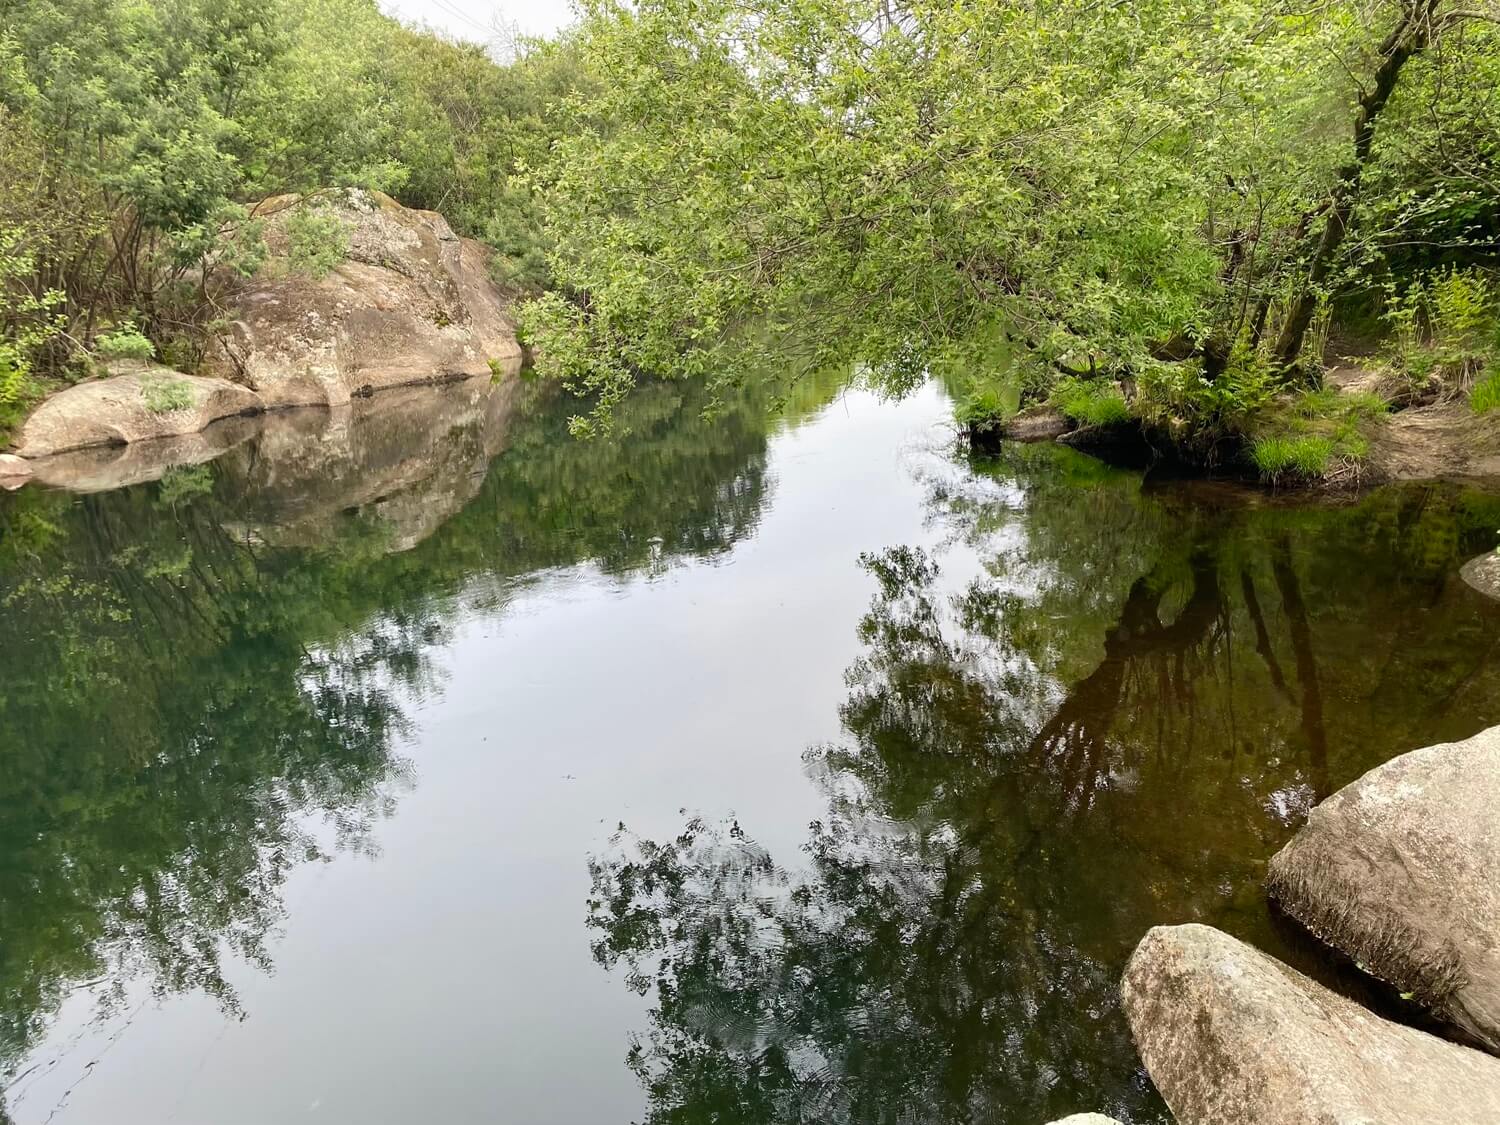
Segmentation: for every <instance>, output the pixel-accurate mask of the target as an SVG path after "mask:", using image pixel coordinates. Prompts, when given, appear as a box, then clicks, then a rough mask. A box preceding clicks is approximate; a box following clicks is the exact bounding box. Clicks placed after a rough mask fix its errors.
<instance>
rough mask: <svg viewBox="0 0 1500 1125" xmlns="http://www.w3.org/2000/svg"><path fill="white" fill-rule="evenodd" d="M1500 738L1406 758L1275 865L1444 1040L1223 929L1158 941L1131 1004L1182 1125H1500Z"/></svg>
mask: <svg viewBox="0 0 1500 1125" xmlns="http://www.w3.org/2000/svg"><path fill="white" fill-rule="evenodd" d="M1497 784H1500V728H1491V729H1490V730H1487V731H1484V732H1481V733H1480V734H1478V735H1476V736H1474V737H1473V738H1471V739H1468V740H1467V741H1464V742H1455V743H1446V744H1442V745H1438V746H1431V747H1427V748H1424V749H1420V750H1414V751H1412V752H1410V753H1407V754H1404V755H1401V756H1400V757H1398V758H1395V759H1393V760H1392V761H1390V762H1388V763H1386V764H1385V765H1383V766H1380V767H1378V768H1376V769H1374V770H1372V771H1370V772H1369V773H1368V774H1366V775H1365V776H1364V777H1362V778H1360V779H1359V780H1358V781H1355V782H1354V783H1353V784H1351V785H1348V786H1346V787H1345V788H1344V789H1342V790H1340V791H1339V792H1337V793H1335V794H1333V795H1332V796H1331V797H1329V798H1328V799H1327V800H1325V801H1324V802H1322V803H1321V804H1319V805H1318V806H1317V807H1316V808H1315V809H1314V810H1313V812H1312V814H1311V816H1310V817H1309V819H1308V823H1307V824H1306V825H1305V826H1304V827H1303V828H1302V830H1301V831H1300V832H1299V833H1298V834H1297V835H1296V836H1295V837H1294V838H1293V839H1292V841H1291V842H1290V843H1288V844H1287V846H1286V847H1285V848H1283V849H1282V851H1281V852H1279V853H1278V854H1277V855H1276V857H1275V858H1274V859H1273V860H1272V861H1271V864H1270V868H1269V874H1268V879H1267V888H1268V891H1269V893H1270V895H1271V896H1272V898H1273V899H1274V900H1276V901H1277V902H1278V903H1279V904H1280V905H1281V906H1282V907H1283V909H1285V910H1286V912H1287V913H1288V914H1289V915H1290V916H1291V917H1293V918H1294V919H1296V920H1298V921H1299V922H1301V923H1302V924H1303V925H1305V926H1306V927H1307V928H1308V930H1309V931H1310V932H1311V933H1313V934H1315V935H1316V936H1317V937H1319V938H1320V939H1322V940H1323V941H1325V942H1327V943H1328V944H1329V945H1330V946H1331V947H1332V948H1333V949H1335V950H1336V951H1337V952H1338V953H1339V954H1341V955H1342V956H1345V957H1347V958H1349V959H1350V960H1351V961H1352V962H1353V963H1354V964H1355V965H1356V966H1358V967H1359V968H1360V969H1361V970H1363V971H1365V972H1366V973H1369V974H1372V975H1374V976H1376V977H1378V978H1379V979H1381V980H1383V981H1386V982H1389V983H1390V984H1391V985H1392V986H1393V987H1394V988H1395V989H1397V990H1399V991H1400V992H1401V994H1402V997H1403V998H1404V999H1408V1000H1414V1001H1415V1002H1417V1003H1418V1004H1420V1005H1422V1006H1423V1007H1424V1008H1425V1009H1426V1010H1427V1012H1428V1013H1429V1014H1430V1016H1431V1017H1432V1018H1433V1019H1434V1020H1436V1021H1440V1022H1441V1023H1442V1024H1445V1025H1446V1026H1447V1027H1448V1028H1449V1029H1450V1032H1451V1040H1450V1039H1445V1038H1440V1037H1438V1036H1437V1035H1435V1034H1432V1033H1429V1032H1428V1031H1424V1030H1419V1029H1417V1028H1413V1027H1408V1026H1405V1025H1403V1024H1398V1023H1393V1022H1391V1021H1390V1020H1388V1019H1385V1018H1383V1017H1382V1016H1379V1015H1377V1014H1375V1013H1374V1012H1372V1011H1370V1010H1368V1009H1366V1008H1364V1007H1362V1006H1361V1005H1359V1004H1357V1003H1355V1002H1354V1001H1352V1000H1349V999H1347V998H1345V997H1343V996H1340V995H1337V994H1336V993H1334V992H1332V991H1330V990H1329V989H1327V988H1325V987H1323V986H1322V985H1320V984H1318V983H1316V982H1314V981H1312V980H1311V979H1309V978H1307V977H1306V976H1304V975H1302V974H1301V973H1299V972H1297V971H1295V970H1294V969H1292V968H1290V967H1288V966H1287V965H1284V964H1282V963H1281V962H1279V961H1277V960H1275V959H1274V958H1271V957H1269V956H1267V955H1266V954H1264V953H1261V952H1260V951H1258V950H1256V949H1254V948H1252V947H1250V946H1248V945H1245V944H1244V943H1243V942H1240V941H1238V940H1236V939H1234V938H1232V937H1230V936H1229V935H1227V934H1224V933H1221V932H1219V931H1218V930H1214V929H1212V928H1210V927H1207V926H1200V925H1184V926H1165V927H1157V928H1155V929H1153V930H1152V931H1151V932H1150V933H1148V934H1147V935H1146V937H1145V938H1144V939H1143V940H1142V941H1141V943H1140V945H1139V946H1138V947H1137V949H1136V951H1135V953H1134V954H1133V955H1132V957H1131V959H1130V963H1129V965H1128V966H1127V968H1126V971H1125V977H1124V982H1123V985H1122V999H1123V1002H1124V1007H1125V1012H1126V1016H1127V1018H1128V1020H1129V1022H1130V1027H1131V1033H1132V1035H1133V1037H1134V1039H1135V1041H1136V1045H1137V1047H1138V1049H1139V1050H1140V1053H1141V1058H1142V1059H1143V1061H1144V1062H1145V1064H1146V1068H1147V1070H1148V1072H1149V1073H1150V1075H1151V1078H1152V1080H1153V1081H1154V1082H1155V1083H1156V1086H1157V1088H1158V1090H1160V1092H1161V1094H1162V1096H1163V1097H1164V1098H1165V1099H1166V1101H1167V1104H1168V1106H1169V1107H1170V1108H1171V1110H1172V1112H1173V1114H1174V1115H1175V1116H1176V1119H1177V1120H1178V1121H1179V1122H1181V1123H1182V1125H1252V1123H1253V1125H1300V1123H1304V1122H1310V1121H1327V1122H1350V1123H1352V1122H1375V1121H1378V1122H1382V1123H1390V1125H1404V1123H1410V1125H1424V1123H1429V1122H1436V1121H1444V1122H1454V1123H1458V1122H1465V1123H1473V1125H1479V1123H1481V1122H1493V1121H1500V1059H1497V1058H1496V1057H1495V1056H1496V1055H1500V815H1497V814H1496V812H1495V809H1496V800H1495V794H1494V790H1495V787H1496V786H1497Z"/></svg>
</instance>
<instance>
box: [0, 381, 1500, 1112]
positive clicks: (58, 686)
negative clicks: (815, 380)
mask: <svg viewBox="0 0 1500 1125" xmlns="http://www.w3.org/2000/svg"><path fill="white" fill-rule="evenodd" d="M398 395H400V396H401V397H397V398H391V399H376V400H372V401H369V402H362V403H357V404H356V405H355V407H354V409H353V411H351V412H347V413H342V414H337V413H335V414H330V413H327V412H316V411H308V412H299V413H297V414H292V415H281V416H276V417H272V418H269V419H266V420H264V421H261V422H257V423H255V424H253V425H245V424H240V428H238V429H236V430H233V431H225V433H224V434H223V435H221V437H222V440H219V441H218V442H217V444H216V445H213V447H212V449H209V450H207V451H205V450H204V449H203V448H200V447H197V446H195V450H197V451H196V452H194V453H193V454H192V455H191V456H187V455H185V456H184V460H187V461H194V460H196V461H199V462H201V463H197V464H185V465H183V466H180V467H177V468H173V469H171V470H170V471H168V472H166V473H165V475H160V474H159V473H158V472H157V471H155V470H152V469H151V468H150V467H149V466H147V467H142V465H141V464H138V463H136V461H134V460H132V461H129V462H128V463H127V462H126V461H125V460H124V459H123V458H122V456H121V453H120V451H114V452H112V453H109V454H107V455H105V456H103V457H102V458H94V459H92V460H89V459H85V460H83V461H80V462H79V463H77V464H76V465H73V466H72V467H68V466H64V467H63V468H61V469H59V470H57V472H56V473H55V474H54V479H57V480H66V481H67V482H68V483H69V484H71V485H72V486H73V488H74V489H75V490H77V489H82V490H84V491H66V490H62V489H42V488H28V489H25V490H23V491H21V492H20V493H17V494H15V495H13V496H9V497H0V767H3V768H0V802H3V804H0V833H3V839H0V845H3V847H0V1067H3V1073H4V1086H5V1092H4V1111H5V1113H8V1114H9V1117H10V1119H11V1120H13V1121H15V1122H16V1123H18V1125H19V1123H25V1125H33V1123H42V1122H56V1123H60V1125H68V1123H80V1125H89V1123H96V1122H107V1123H109V1125H136V1123H139V1125H147V1123H149V1125H162V1123H165V1122H185V1123H195V1125H196V1123H213V1125H241V1123H243V1125H252V1123H253V1125H267V1123H272V1122H293V1121H304V1120H306V1121H328V1122H341V1123H342V1122H351V1123H353V1122H358V1123H360V1125H377V1123H386V1122H389V1123H397V1122H402V1123H405V1122H410V1121H419V1120H442V1121H450V1122H470V1121H474V1122H478V1121H517V1122H527V1123H528V1125H600V1123H605V1122H620V1123H622V1125H623V1123H625V1122H629V1121H657V1122H676V1123H685V1125H695V1123H705V1125H706V1123H708V1122H720V1123H727V1122H744V1123H746V1125H749V1123H762V1122H797V1121H818V1122H835V1121H849V1122H856V1121H858V1122H876V1121H880V1122H916V1121H922V1122H939V1121H941V1122H960V1121H964V1122H967V1121H992V1122H1006V1123H1009V1122H1014V1123H1017V1125H1022V1123H1025V1125H1031V1123H1038V1125H1039V1123H1040V1122H1043V1121H1046V1120H1048V1119H1049V1117H1051V1116H1060V1115H1062V1114H1063V1113H1066V1112H1073V1111H1079V1110H1085V1109H1091V1110H1103V1111H1106V1112H1112V1113H1114V1114H1116V1115H1117V1116H1119V1117H1120V1118H1121V1119H1122V1120H1125V1121H1128V1122H1132V1123H1146V1122H1157V1121H1161V1120H1164V1113H1165V1111H1164V1109H1163V1107H1162V1105H1161V1103H1160V1100H1159V1098H1158V1097H1157V1095H1156V1094H1155V1092H1154V1091H1153V1090H1152V1088H1151V1085H1150V1082H1149V1080H1148V1079H1147V1078H1146V1077H1145V1076H1144V1074H1143V1072H1142V1071H1141V1069H1140V1066H1139V1062H1138V1060H1137V1059H1136V1057H1135V1054H1134V1051H1133V1049H1132V1047H1131V1045H1130V1042H1129V1035H1128V1031H1127V1029H1126V1028H1125V1025H1124V1021H1123V1019H1122V1017H1121V1015H1120V1013H1119V1009H1118V1004H1117V1001H1116V988H1117V982H1118V977H1119V973H1120V970H1121V968H1122V966H1123V964H1124V961H1125V958H1126V957H1127V956H1128V954H1129V952H1130V950H1131V948H1132V947H1133V945H1134V943H1135V942H1136V941H1137V940H1138V939H1139V937H1140V936H1141V934H1142V933H1143V932H1144V931H1145V929H1146V928H1147V927H1149V926H1151V925H1153V924H1156V923H1159V922H1182V921H1190V920H1196V921H1203V922H1208V923H1211V924H1213V925H1217V926H1219V927H1221V928H1223V929H1226V930H1228V931H1230V932H1231V933H1234V934H1237V935H1239V936H1241V937H1244V938H1247V939H1249V940H1252V941H1254V942H1256V943H1257V944H1259V945H1260V946H1262V947H1263V948H1266V949H1268V950H1269V951H1271V952H1273V953H1275V954H1277V955H1279V956H1283V957H1286V958H1288V959H1290V960H1292V961H1293V962H1294V963H1298V964H1303V965H1308V966H1310V967H1316V966H1315V965H1314V962H1316V956H1315V951H1313V950H1311V949H1309V948H1308V945H1309V943H1307V942H1305V941H1302V940H1300V938H1299V935H1298V934H1297V933H1296V932H1295V931H1294V930H1293V929H1292V928H1291V927H1289V926H1287V925H1285V924H1284V923H1283V922H1281V921H1279V920H1278V919H1277V918H1275V917H1274V916H1273V915H1272V914H1271V912H1270V911H1269V909H1268V908H1267V906H1266V904H1265V901H1264V895H1263V893H1262V892H1261V890H1260V885H1259V881H1260V878H1261V875H1262V873H1263V869H1264V863H1265V860H1266V858H1267V857H1268V856H1269V855H1270V854H1271V853H1272V852H1273V851H1274V850H1275V849H1276V848H1277V847H1279V846H1280V845H1281V844H1282V843H1283V842H1284V841H1285V840H1286V839H1287V838H1288V836H1289V835H1290V834H1291V832H1292V831H1294V830H1295V828H1296V827H1297V826H1298V824H1299V823H1300V822H1301V819H1302V818H1303V817H1304V816H1305V814H1306V811H1307V809H1308V808H1309V807H1310V806H1311V805H1312V804H1313V803H1314V802H1315V801H1316V800H1318V799H1320V798H1321V797H1322V796H1324V795H1326V794H1327V793H1329V792H1331V791H1332V790H1333V789H1335V788H1337V787H1339V786H1341V785H1343V784H1345V783H1347V782H1348V781H1350V780H1352V779H1354V778H1355V777H1357V776H1359V774H1361V773H1362V772H1364V771H1365V770H1368V769H1369V768H1371V767H1373V766H1374V765H1377V764H1379V763H1380V762H1382V761H1385V760H1387V759H1388V758H1390V757H1391V756H1393V755H1395V754H1397V753H1400V752H1401V751H1403V750H1406V749H1410V748H1413V747H1416V746H1420V745H1424V744H1427V743H1430V742H1434V741H1440V740H1444V739H1449V738H1458V737H1465V736H1467V735H1470V734H1472V733H1474V732H1475V731H1477V730H1478V729H1480V728H1481V727H1483V726H1486V725H1489V724H1492V723H1495V722H1500V640H1497V638H1500V609H1497V607H1496V606H1494V605H1493V604H1491V603H1489V602H1487V601H1485V600H1484V599H1482V598H1481V597H1479V595H1477V594H1475V593H1474V592H1473V591H1472V590H1470V589H1469V588H1468V587H1467V586H1466V585H1464V584H1463V583H1462V582H1461V581H1459V579H1458V576H1457V572H1458V568H1459V565H1460V564H1461V563H1462V562H1463V561H1464V560H1465V559H1467V558H1468V557H1471V556H1472V555H1474V554H1477V553H1479V552H1480V551H1482V550H1485V549H1488V548H1489V547H1490V546H1492V545H1493V543H1494V540H1495V535H1496V530H1495V529H1496V528H1497V527H1500V499H1497V498H1496V497H1495V496H1493V495H1486V494H1482V493H1479V492H1476V491H1471V490H1466V489H1462V488H1458V487H1455V486H1450V485H1430V486H1419V487H1405V488H1400V489H1387V490H1382V491H1379V492H1376V493H1373V494H1371V495H1369V496H1367V497H1365V498H1363V499H1362V500H1360V501H1359V502H1358V503H1343V504H1318V505H1309V504H1305V503H1303V504H1299V503H1293V502H1289V501H1287V500H1285V499H1276V498H1270V497H1266V496H1263V495H1260V496H1257V495H1251V494H1246V493H1244V492H1239V491H1232V490H1224V489H1220V488H1216V487H1211V486H1207V485H1203V484H1189V483H1173V482H1161V481H1155V480H1151V479H1147V478H1143V477H1142V475H1141V474H1139V473H1134V472H1125V471H1120V470H1113V469H1109V468H1106V467H1104V466H1103V465H1101V464H1099V463H1098V462H1095V461H1092V460H1089V459H1088V458H1086V457H1083V456H1081V455H1078V454H1074V453H1072V452H1070V451H1067V450H1064V449H1061V448H1058V447H1053V446H1036V447H1017V448H1014V449H1008V450H1007V451H1006V452H1005V454H1004V455H1003V456H1002V457H1000V458H998V459H995V460H989V461H973V460H971V459H970V458H969V457H967V456H966V455H965V454H964V453H962V452H961V451H960V449H959V447H958V444H957V442H956V440H955V436H954V432H953V428H952V426H951V424H950V422H949V418H950V407H949V404H948V402H947V400H946V398H945V396H944V394H943V392H942V390H941V389H940V388H939V387H938V386H937V385H935V384H934V385H929V386H928V387H926V388H924V389H923V390H921V391H920V392H919V393H917V394H916V395H914V396H913V397H912V398H910V399H908V400H906V401H905V402H902V403H899V404H895V403H889V402H883V401H880V400H879V399H877V398H875V397H874V396H872V395H869V394H867V393H864V392H861V391H854V390H848V391H843V392H841V393H837V394H834V393H833V392H832V389H831V388H821V389H819V390H818V391H817V393H813V394H810V395H808V396H806V397H807V400H806V401H801V402H798V403H794V404H793V405H792V407H791V408H790V410H789V411H788V412H787V413H786V414H785V415H784V416H782V417H781V418H779V419H778V420H774V421H770V422H768V421H767V420H766V411H765V403H764V402H762V401H759V400H758V399H756V398H755V397H754V396H753V395H748V396H746V397H745V398H744V399H734V400H733V401H731V402H730V404H729V406H728V408H727V409H726V410H725V411H724V412H723V413H722V416H721V417H720V418H718V420H717V421H716V422H714V423H712V424H710V423H708V422H706V421H704V419H703V418H702V411H701V407H702V405H703V404H702V402H701V401H699V399H698V398H697V397H696V395H695V393H694V392H693V391H691V390H690V389H687V388H683V387H680V386H673V385H650V386H647V387H645V388H644V389H643V390H642V391H641V392H639V394H638V395H637V396H635V397H634V398H632V399H631V400H630V401H628V402H627V403H626V404H625V406H624V407H623V408H622V411H623V413H622V419H621V421H622V423H623V427H622V428H623V430H624V431H625V432H624V433H623V435H622V436H621V437H620V438H619V439H618V440H614V441H608V442H602V441H596V442H592V443H582V442H578V441H575V440H573V439H571V438H570V437H568V436H567V434H566V414H567V410H568V406H567V403H565V402H562V401H559V400H558V399H556V398H555V397H552V396H549V395H547V394H545V393H543V392H542V391H541V390H540V389H538V388H536V387H534V386H532V385H530V384H526V383H516V384H512V385H510V386H508V387H506V388H502V389H501V390H498V391H495V390H492V389H491V388H490V387H489V386H488V384H487V383H483V382H480V383H465V384H459V385H456V386H452V387H448V388H443V389H441V390H431V389H424V390H421V391H419V392H410V393H406V392H399V393H398ZM210 453H213V454H217V456H215V457H213V458H212V459H209V460H204V458H206V457H209V454H210ZM126 456H129V457H133V456H134V454H133V453H130V452H129V451H127V453H126ZM152 477H157V478H158V479H150V478H152ZM131 481H135V482H137V483H129V482H131ZM114 485H120V486H121V487H112V486H114ZM3 1117H4V1113H0V1119H3Z"/></svg>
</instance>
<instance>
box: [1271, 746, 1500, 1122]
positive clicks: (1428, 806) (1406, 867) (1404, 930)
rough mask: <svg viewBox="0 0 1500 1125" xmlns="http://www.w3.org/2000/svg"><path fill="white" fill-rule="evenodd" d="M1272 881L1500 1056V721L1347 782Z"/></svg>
mask: <svg viewBox="0 0 1500 1125" xmlns="http://www.w3.org/2000/svg"><path fill="white" fill-rule="evenodd" d="M1266 882H1267V889H1268V890H1269V891H1270V893H1271V896H1272V897H1273V898H1274V899H1275V900H1276V901H1277V902H1278V903H1280V904H1281V906H1282V907H1283V909H1285V910H1286V912H1287V913H1288V914H1290V915H1291V916H1292V917H1294V918H1296V919H1297V920H1298V921H1299V922H1301V923H1302V924H1303V925H1304V926H1306V927H1307V928H1308V929H1309V930H1311V931H1312V932H1313V933H1314V934H1316V935H1317V936H1318V937H1320V938H1322V939H1323V940H1324V941H1326V942H1327V943H1328V944H1329V945H1331V946H1333V947H1334V948H1335V949H1338V950H1341V951H1342V952H1344V953H1346V954H1348V955H1349V956H1350V957H1352V958H1353V959H1354V961H1355V962H1356V963H1357V964H1359V965H1360V966H1361V967H1362V968H1364V969H1365V970H1366V971H1368V972H1370V973H1373V974H1374V975H1375V976H1377V977H1380V978H1381V979H1383V980H1386V981H1389V982H1390V983H1391V984H1393V985H1395V986H1396V987H1397V988H1398V989H1399V990H1400V991H1402V992H1404V993H1409V994H1410V995H1411V996H1412V997H1413V998H1414V999H1415V1000H1416V1001H1417V1002H1419V1003H1421V1004H1423V1005H1425V1006H1426V1007H1427V1008H1429V1009H1431V1011H1432V1012H1433V1014H1434V1015H1436V1016H1437V1017H1438V1018H1440V1019H1443V1020H1446V1021H1449V1022H1451V1023H1452V1024H1454V1025H1455V1026H1457V1027H1459V1028H1461V1029H1463V1031H1465V1032H1466V1033H1468V1034H1469V1035H1471V1036H1473V1037H1474V1038H1475V1039H1476V1040H1478V1041H1479V1042H1480V1043H1482V1044H1484V1045H1485V1046H1486V1047H1488V1048H1489V1049H1490V1050H1492V1051H1500V727H1492V728H1490V729H1489V730H1487V731H1483V732H1482V733H1480V734H1477V735H1475V736H1474V737H1473V738H1471V739H1468V740H1467V741H1465V742H1450V743H1444V744H1442V745H1438V746H1429V747H1427V748H1425V749H1422V750H1413V751H1412V752H1411V753H1409V754H1403V755H1401V756H1400V757H1399V758H1393V759H1392V760H1391V761H1389V762H1387V763H1386V764H1385V765H1383V766H1379V767H1377V768H1376V769H1373V770H1371V771H1370V772H1369V773H1367V774H1365V775H1364V776H1363V777H1362V778H1360V779H1359V780H1358V781H1356V782H1354V783H1353V784H1351V785H1347V786H1345V787H1344V788H1343V789H1340V790H1339V791H1338V792H1337V793H1335V794H1334V795H1333V796H1332V797H1329V798H1328V799H1327V800H1326V801H1324V802H1323V803H1322V804H1320V805H1318V806H1317V807H1316V808H1314V809H1313V811H1312V814H1311V815H1310V816H1309V817H1308V821H1307V824H1306V825H1305V826H1304V827H1303V828H1302V830H1301V831H1300V832H1298V833H1297V835H1296V836H1294V837H1293V838H1292V840H1291V842H1290V843H1288V844H1287V845H1286V847H1284V848H1282V849H1281V851H1280V852H1278V853H1277V854H1276V855H1275V856H1274V857H1273V858H1272V860H1271V864H1270V868H1269V871H1268V873H1267V879H1266ZM1497 1120H1500V1117H1497Z"/></svg>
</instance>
